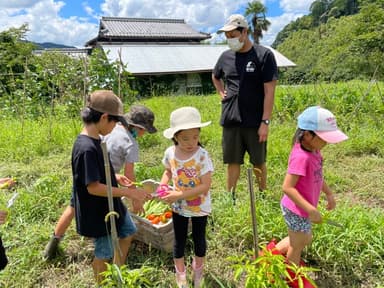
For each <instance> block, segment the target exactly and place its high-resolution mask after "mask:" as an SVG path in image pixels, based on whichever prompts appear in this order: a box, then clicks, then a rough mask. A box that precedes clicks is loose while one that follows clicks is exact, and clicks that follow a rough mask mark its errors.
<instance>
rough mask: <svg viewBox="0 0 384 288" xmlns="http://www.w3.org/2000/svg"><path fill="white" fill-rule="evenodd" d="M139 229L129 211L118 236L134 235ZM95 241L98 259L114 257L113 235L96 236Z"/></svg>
mask: <svg viewBox="0 0 384 288" xmlns="http://www.w3.org/2000/svg"><path fill="white" fill-rule="evenodd" d="M136 231H137V228H136V225H135V223H134V222H133V221H132V218H131V216H130V215H129V212H128V211H127V214H126V216H125V218H124V222H123V223H122V225H121V227H120V229H119V233H118V237H119V239H124V238H126V237H128V236H132V235H133V234H135V233H136ZM93 243H94V244H95V257H96V258H98V259H112V258H113V247H112V236H111V235H106V236H102V237H99V238H94V239H93Z"/></svg>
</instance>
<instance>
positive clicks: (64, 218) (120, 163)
mask: <svg viewBox="0 0 384 288" xmlns="http://www.w3.org/2000/svg"><path fill="white" fill-rule="evenodd" d="M154 120H155V116H154V114H153V112H152V111H151V110H150V109H148V108H147V107H145V106H142V105H134V106H132V107H131V108H130V111H129V112H128V113H126V114H125V115H124V118H123V120H122V122H120V123H118V124H117V125H116V126H115V128H114V129H113V130H112V132H111V133H110V134H108V135H107V136H106V137H105V141H106V144H107V147H108V152H109V157H110V160H111V164H112V167H113V169H114V171H115V172H117V173H118V172H120V171H121V169H122V168H123V167H124V175H118V174H116V177H117V179H118V181H119V183H121V184H122V185H125V186H130V187H131V188H134V186H133V185H130V183H131V182H134V181H135V175H134V163H135V162H138V161H139V159H138V158H139V146H138V143H137V141H136V138H137V137H141V136H143V135H144V133H145V132H148V133H155V132H156V131H157V129H156V128H155V127H154V126H153V123H154ZM132 202H133V209H134V212H139V211H141V210H142V202H141V201H132ZM74 217H75V210H74V203H73V199H71V203H70V205H68V206H67V207H66V209H65V210H64V212H63V213H62V215H61V216H60V218H59V221H58V223H57V225H56V227H55V230H54V233H53V235H52V237H51V238H50V240H49V242H48V244H47V245H46V247H45V250H44V254H43V256H44V258H45V259H47V260H49V259H52V258H53V257H55V256H56V254H57V250H58V246H59V243H60V241H61V240H62V238H63V236H64V234H65V232H66V230H67V229H68V227H69V225H70V224H71V222H72V219H73V218H74ZM128 248H129V247H128Z"/></svg>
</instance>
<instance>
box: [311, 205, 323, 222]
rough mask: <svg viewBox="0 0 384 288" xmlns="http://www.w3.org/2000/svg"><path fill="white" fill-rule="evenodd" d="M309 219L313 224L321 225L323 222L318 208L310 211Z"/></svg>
mask: <svg viewBox="0 0 384 288" xmlns="http://www.w3.org/2000/svg"><path fill="white" fill-rule="evenodd" d="M308 216H309V217H308V218H309V220H310V221H311V222H312V223H316V224H319V223H321V222H322V221H323V218H322V216H321V213H320V212H319V210H317V209H316V208H314V209H312V210H311V211H309V213H308Z"/></svg>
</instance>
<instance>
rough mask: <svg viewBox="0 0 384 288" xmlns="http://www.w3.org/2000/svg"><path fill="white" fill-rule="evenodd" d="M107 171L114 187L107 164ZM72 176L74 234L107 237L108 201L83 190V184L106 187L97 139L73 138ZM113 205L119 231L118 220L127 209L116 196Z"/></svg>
mask: <svg viewBox="0 0 384 288" xmlns="http://www.w3.org/2000/svg"><path fill="white" fill-rule="evenodd" d="M110 168H111V182H112V186H114V187H117V186H118V185H117V181H116V177H115V173H114V170H113V167H112V165H111V163H110ZM72 176H73V197H74V207H75V217H76V229H77V232H78V233H79V234H80V235H83V236H87V237H94V238H97V237H101V236H105V235H107V234H110V223H109V222H108V225H106V223H105V221H104V217H105V216H106V215H107V214H108V213H109V207H108V198H107V197H101V196H94V195H91V194H89V193H88V190H87V185H88V184H90V183H92V182H100V183H103V184H106V177H105V167H104V158H103V151H102V149H101V140H99V139H94V138H91V137H88V136H86V135H79V136H78V137H77V139H76V141H75V143H74V145H73V149H72ZM113 205H114V210H115V211H116V212H117V213H118V214H119V216H120V217H119V218H117V219H116V224H117V225H116V226H117V230H118V231H119V227H120V226H121V225H120V221H122V220H123V219H124V217H125V215H126V213H127V209H126V207H125V205H124V204H123V202H122V201H121V198H120V197H114V198H113ZM107 227H108V228H107ZM107 229H108V231H107Z"/></svg>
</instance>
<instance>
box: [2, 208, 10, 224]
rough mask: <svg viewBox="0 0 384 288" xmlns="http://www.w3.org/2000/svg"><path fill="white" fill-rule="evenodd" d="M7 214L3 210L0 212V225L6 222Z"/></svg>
mask: <svg viewBox="0 0 384 288" xmlns="http://www.w3.org/2000/svg"><path fill="white" fill-rule="evenodd" d="M7 215H8V212H7V211H4V210H0V224H4V223H5V221H7Z"/></svg>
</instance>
